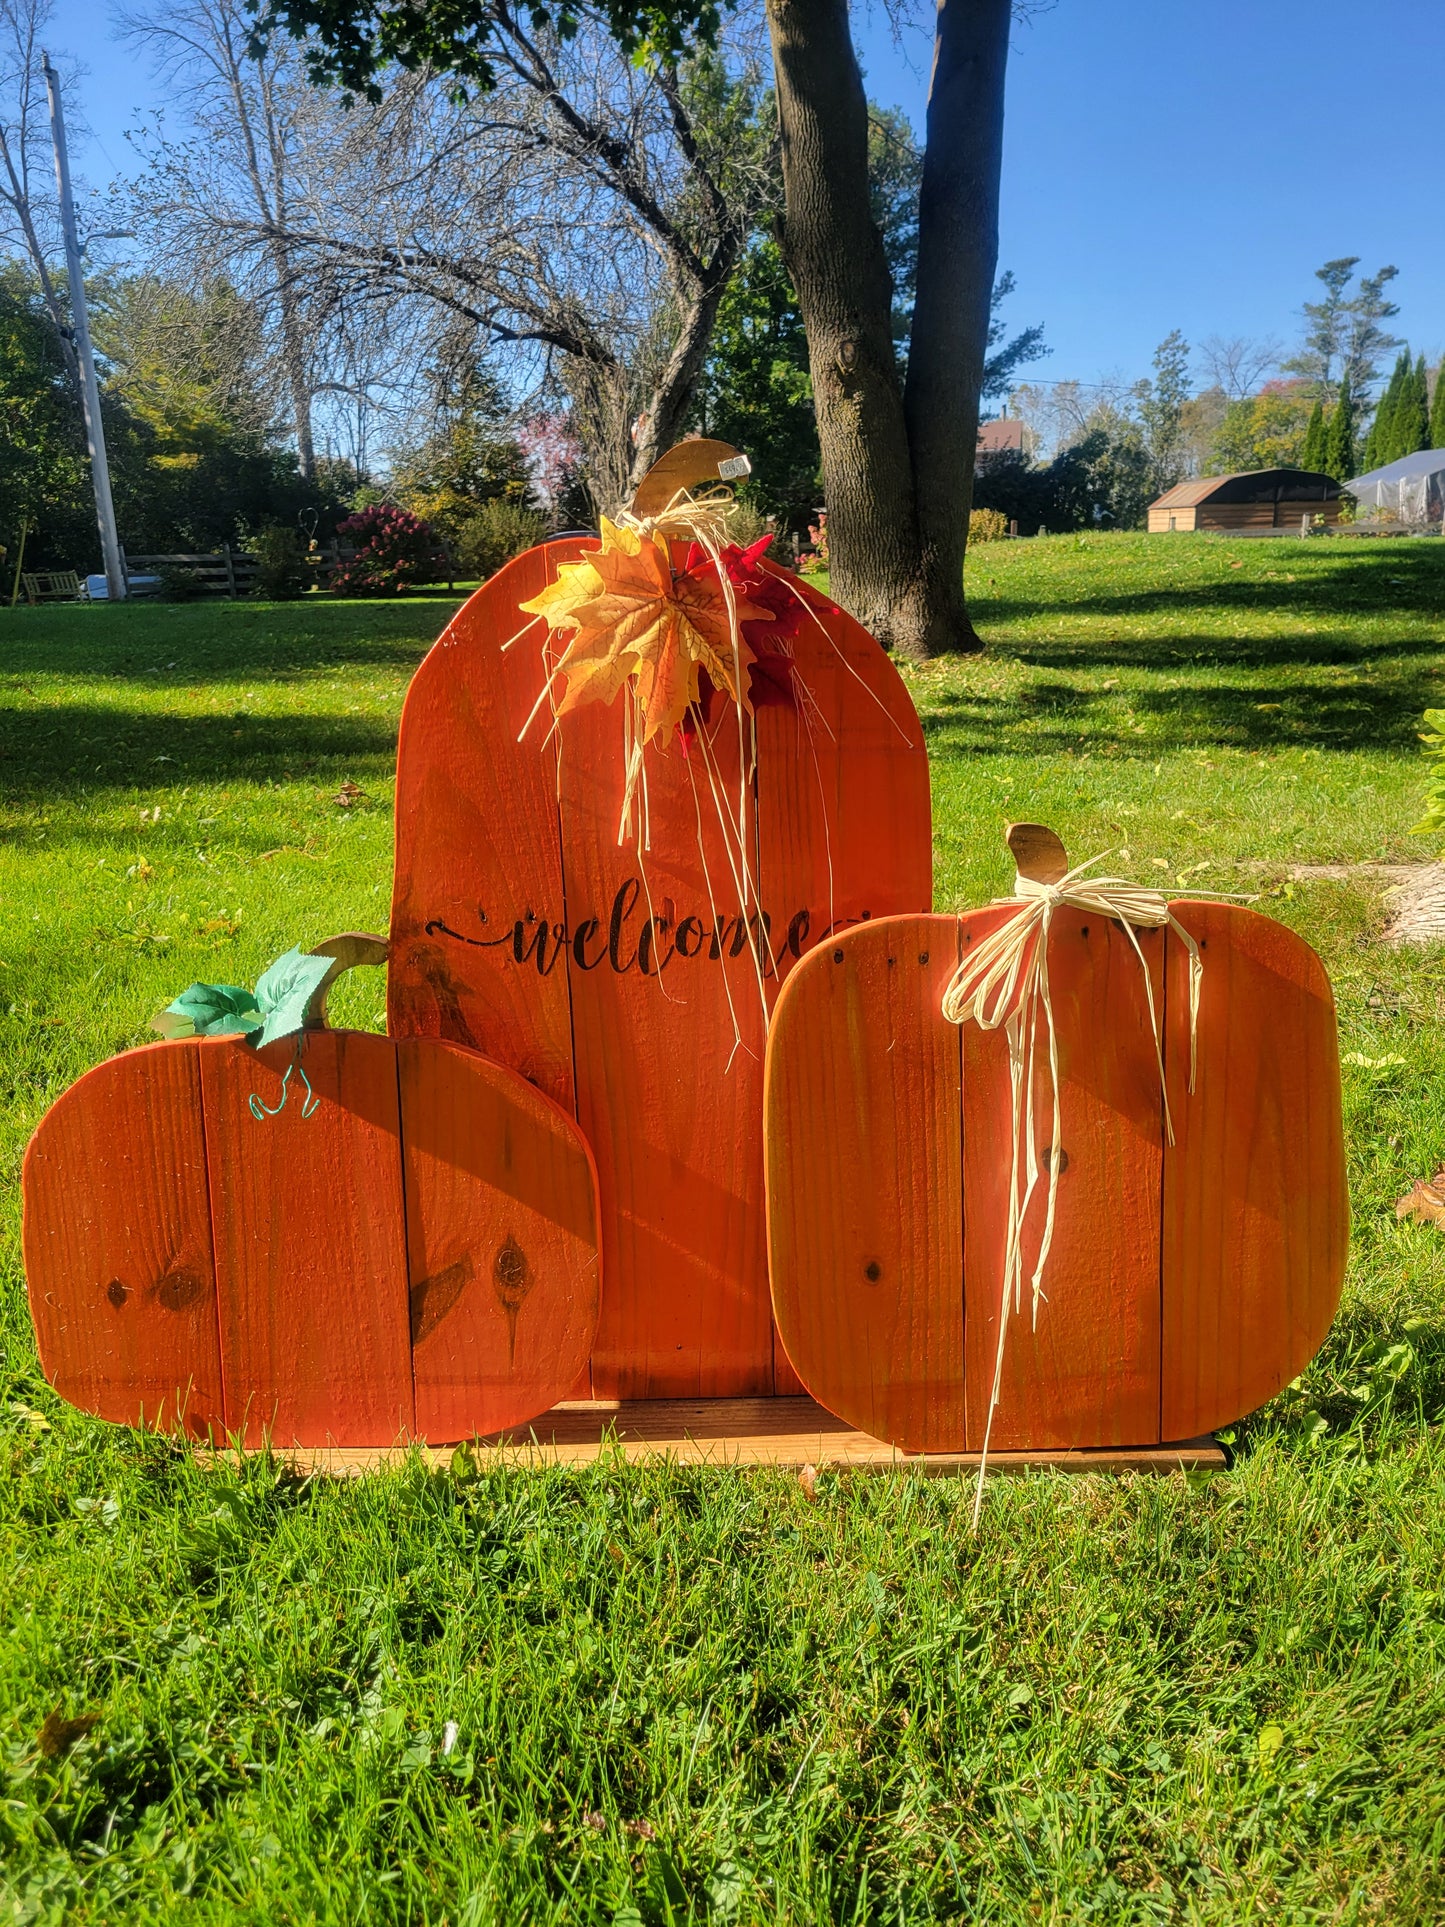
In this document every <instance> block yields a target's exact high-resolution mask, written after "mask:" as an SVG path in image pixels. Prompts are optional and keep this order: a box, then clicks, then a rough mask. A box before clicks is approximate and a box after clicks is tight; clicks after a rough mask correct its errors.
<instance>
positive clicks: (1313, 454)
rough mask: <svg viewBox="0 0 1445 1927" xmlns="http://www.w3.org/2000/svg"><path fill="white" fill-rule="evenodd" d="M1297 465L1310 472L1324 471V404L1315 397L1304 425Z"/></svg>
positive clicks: (1320, 472)
mask: <svg viewBox="0 0 1445 1927" xmlns="http://www.w3.org/2000/svg"><path fill="white" fill-rule="evenodd" d="M1299 465H1300V467H1301V468H1307V469H1309V470H1310V472H1311V473H1312V474H1316V475H1318V474H1322V473H1324V465H1325V405H1324V403H1323V402H1322V401H1320V400H1319V399H1318V397H1316V400H1315V405H1314V407H1313V408H1312V409H1311V410H1310V418H1309V421H1308V422H1307V424H1306V425H1305V438H1304V441H1303V442H1302V443H1301V444H1300V452H1299Z"/></svg>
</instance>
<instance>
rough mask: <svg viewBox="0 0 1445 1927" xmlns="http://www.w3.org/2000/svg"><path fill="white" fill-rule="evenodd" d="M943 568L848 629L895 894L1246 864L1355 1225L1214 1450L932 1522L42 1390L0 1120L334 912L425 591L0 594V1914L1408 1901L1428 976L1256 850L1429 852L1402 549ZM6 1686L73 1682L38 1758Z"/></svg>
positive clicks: (39, 1699) (1439, 1494)
mask: <svg viewBox="0 0 1445 1927" xmlns="http://www.w3.org/2000/svg"><path fill="white" fill-rule="evenodd" d="M969 575H970V584H971V592H972V595H973V598H974V608H975V611H976V614H977V618H978V621H979V625H980V628H981V629H982V630H983V631H984V633H985V634H986V635H987V636H988V638H989V649H988V652H987V654H986V655H985V656H984V657H982V658H980V659H974V660H968V661H950V662H944V663H939V664H935V665H929V666H926V667H922V668H916V669H914V668H909V669H908V670H907V671H906V674H907V676H908V680H909V683H910V685H911V687H912V689H913V692H914V695H915V697H916V699H917V701H918V704H919V707H920V709H921V711H922V712H923V715H924V718H925V724H926V728H927V731H928V737H929V743H930V748H931V751H932V755H933V761H934V798H935V831H936V846H937V878H938V903H939V905H940V907H950V906H953V905H957V904H961V903H964V902H970V901H977V900H980V899H982V898H983V897H986V896H988V895H991V894H994V893H996V892H998V891H1000V890H1002V889H1003V888H1005V887H1006V885H1007V883H1008V880H1009V864H1008V862H1007V860H1006V855H1005V852H1004V849H1003V845H1002V840H1001V835H1000V832H1001V828H1002V825H1003V823H1004V822H1005V821H1006V820H1007V819H1009V818H1011V817H1039V818H1043V819H1044V820H1046V821H1048V822H1051V823H1053V824H1054V825H1055V826H1056V827H1057V828H1058V829H1059V830H1060V831H1061V832H1062V834H1063V835H1064V837H1065V840H1066V841H1067V843H1068V844H1069V847H1070V849H1071V850H1072V851H1073V853H1074V854H1075V856H1076V857H1084V856H1089V855H1093V854H1095V853H1096V852H1099V851H1103V850H1117V851H1126V852H1127V855H1123V854H1121V855H1120V856H1119V857H1118V858H1117V859H1116V863H1115V864H1111V866H1110V867H1111V868H1115V867H1117V868H1119V869H1121V870H1124V871H1127V872H1128V873H1129V874H1132V875H1135V876H1138V877H1140V878H1141V879H1157V880H1159V881H1160V882H1170V883H1173V882H1175V881H1177V880H1183V881H1186V882H1187V881H1192V882H1194V883H1195V884H1196V885H1200V884H1202V885H1205V886H1208V887H1211V888H1216V889H1251V890H1258V891H1260V892H1261V893H1263V895H1264V897H1265V907H1267V908H1268V909H1269V910H1271V911H1272V913H1273V914H1275V915H1277V916H1280V917H1282V918H1283V919H1284V920H1286V921H1287V922H1289V923H1291V924H1293V925H1295V926H1296V927H1297V928H1298V929H1300V930H1301V931H1302V932H1303V933H1304V934H1305V935H1306V936H1307V937H1308V938H1309V939H1310V941H1311V942H1313V943H1314V944H1316V945H1317V946H1318V947H1319V949H1320V950H1321V952H1322V953H1323V955H1324V957H1325V959H1326V961H1327V963H1328V965H1329V968H1330V970H1331V972H1332V975H1333V977H1334V982H1335V986H1336V992H1337V996H1338V999H1339V1008H1340V1020H1341V1026H1342V1032H1343V1044H1344V1048H1345V1050H1346V1052H1347V1053H1350V1054H1351V1058H1352V1061H1349V1062H1347V1065H1346V1072H1345V1075H1346V1092H1345V1101H1346V1107H1347V1115H1348V1125H1349V1134H1350V1159H1351V1182H1352V1189H1353V1200H1354V1213H1355V1229H1354V1242H1353V1256H1352V1265H1351V1271H1350V1277H1349V1282H1348V1285H1347V1288H1346V1299H1345V1305H1344V1308H1343V1311H1342V1313H1341V1317H1340V1319H1339V1321H1338V1324H1337V1326H1336V1329H1335V1332H1334V1333H1333V1334H1332V1336H1331V1338H1330V1340H1329V1342H1328V1344H1327V1345H1326V1347H1325V1350H1324V1352H1323V1353H1322V1355H1321V1357H1320V1358H1319V1359H1318V1360H1317V1361H1316V1363H1315V1364H1314V1365H1313V1366H1312V1367H1311V1368H1310V1370H1309V1372H1308V1373H1307V1374H1306V1377H1305V1380H1304V1382H1303V1383H1302V1385H1301V1386H1300V1387H1299V1388H1298V1390H1297V1391H1295V1392H1292V1393H1291V1394H1289V1395H1287V1396H1286V1397H1285V1398H1283V1399H1281V1400H1280V1401H1277V1403H1276V1405H1275V1406H1274V1407H1272V1408H1270V1409H1268V1410H1267V1411H1265V1412H1264V1413H1262V1414H1259V1415H1257V1416H1256V1417H1255V1418H1254V1419H1252V1420H1250V1421H1249V1422H1248V1423H1247V1424H1246V1425H1244V1426H1243V1427H1241V1428H1240V1431H1239V1437H1238V1440H1237V1445H1238V1451H1239V1457H1238V1462H1237V1464H1236V1466H1235V1467H1234V1469H1233V1470H1232V1471H1231V1472H1230V1473H1228V1474H1227V1475H1223V1476H1218V1477H1198V1476H1196V1477H1191V1478H1190V1479H1188V1480H1186V1479H1184V1478H1171V1479H1166V1480H1154V1479H1147V1478H1138V1479H1134V1478H1106V1477H1074V1478H1066V1477H1060V1476H1035V1477H1030V1478H1027V1479H1018V1480H998V1481H995V1482H994V1484H993V1485H992V1486H991V1488H990V1492H989V1497H988V1503H987V1506H986V1510H985V1519H984V1526H983V1530H982V1531H981V1532H980V1534H979V1535H978V1536H977V1537H976V1538H975V1537H972V1536H970V1533H969V1531H968V1513H969V1505H970V1501H971V1496H972V1495H971V1491H970V1489H969V1488H968V1487H967V1486H966V1485H965V1486H960V1485H958V1484H955V1483H950V1482H948V1481H944V1480H938V1481H922V1480H918V1479H915V1478H912V1477H907V1476H900V1477H897V1478H864V1477H858V1478H843V1479H839V1478H837V1477H833V1476H825V1477H824V1478H823V1479H822V1480H820V1482H819V1486H818V1496H817V1500H816V1502H815V1503H811V1504H810V1503H809V1502H808V1500H807V1499H806V1498H805V1497H804V1495H803V1493H802V1492H801V1490H800V1489H799V1487H798V1486H797V1484H796V1483H795V1482H794V1481H791V1480H789V1479H788V1478H786V1477H784V1476H782V1475H773V1474H768V1473H709V1472H701V1471H697V1470H679V1469H666V1468H662V1469H659V1468H647V1469H634V1470H629V1469H627V1468H625V1467H622V1466H620V1465H615V1464H614V1465H603V1466H600V1467H599V1468H597V1469H596V1470H594V1471H589V1472H585V1473H581V1474H571V1473H548V1474H533V1473H522V1472H516V1471H505V1472H491V1471H489V1472H485V1473H481V1474H476V1473H475V1472H469V1471H468V1470H467V1469H466V1468H459V1469H454V1470H453V1471H452V1472H451V1473H448V1474H432V1473H429V1472H427V1471H426V1470H425V1469H424V1468H422V1467H421V1466H420V1465H411V1466H408V1467H405V1468H401V1469H397V1470H395V1471H392V1472H389V1473H386V1474H383V1475H379V1476H376V1477H373V1478H369V1479H366V1480H363V1481H360V1482H357V1483H354V1484H337V1483H329V1482H326V1481H323V1480H305V1479H301V1478H299V1477H296V1476H294V1475H292V1474H289V1473H287V1472H285V1471H284V1470H282V1469H280V1468H278V1467H277V1466H276V1465H275V1464H273V1463H271V1462H268V1461H267V1460H265V1459H256V1460H254V1461H252V1462H250V1463H248V1464H247V1465H246V1466H245V1467H244V1468H243V1469H240V1470H201V1469H198V1468H197V1466H196V1465H195V1464H194V1463H193V1462H192V1461H191V1460H190V1459H189V1457H188V1456H187V1455H186V1454H185V1453H184V1452H183V1451H181V1450H178V1449H177V1448H175V1447H173V1446H172V1445H170V1444H168V1443H167V1442H165V1441H163V1440H157V1439H154V1438H152V1439H146V1438H143V1437H140V1436H136V1435H131V1434H127V1433H123V1432H119V1431H116V1430H113V1429H111V1428H108V1427H105V1426H103V1425H100V1424H98V1423H96V1422H93V1421H90V1420H87V1419H85V1418H82V1417H81V1416H80V1415H78V1414H76V1413H74V1412H72V1411H70V1410H69V1409H68V1408H66V1407H63V1406H61V1405H59V1404H58V1403H57V1401H56V1400H55V1399H54V1398H53V1397H52V1396H51V1395H50V1393H49V1391H48V1390H47V1388H46V1386H45V1384H44V1381H43V1379H42V1378H41V1376H40V1373H39V1370H38V1368H37V1365H36V1361H35V1354H34V1349H33V1344H32V1340H31V1337H30V1331H29V1322H28V1318H27V1315H26V1311H25V1303H24V1286H23V1281H22V1277H21V1272H20V1265H19V1235H18V1234H19V1211H18V1198H17V1183H16V1181H17V1179H18V1173H19V1165H20V1157H21V1153H22V1150H23V1147H24V1144H25V1141H26V1139H27V1137H28V1135H29V1133H30V1132H31V1130H32V1129H33V1128H34V1126H35V1124H36V1122H37V1121H38V1119H39V1117H40V1115H41V1113H42V1112H43V1110H44V1109H45V1107H46V1105H47V1104H48V1103H49V1102H50V1101H51V1100H52V1099H53V1098H54V1097H55V1096H56V1095H57V1094H58V1093H59V1092H60V1091H61V1090H62V1089H63V1088H64V1087H65V1086H66V1085H67V1084H68V1083H69V1082H70V1081H71V1080H72V1079H73V1078H74V1077H76V1076H77V1075H78V1074H79V1073H80V1072H81V1071H82V1070H84V1069H85V1068H86V1067H87V1066H88V1065H90V1064H93V1063H95V1062H96V1061H98V1060H99V1059H100V1058H103V1057H105V1056H107V1055H109V1054H110V1053H112V1052H114V1051H116V1050H118V1049H121V1048H123V1047H125V1046H128V1045H131V1044H135V1043H139V1042H141V1041H142V1040H144V1039H145V1038H146V1037H147V1036H148V1035H149V1033H148V1031H147V1028H146V1026H147V1021H148V1019H149V1018H150V1016H151V1015H152V1014H153V1012H155V1011H156V1010H157V1009H158V1008H159V1007H160V1006H161V1005H162V1004H163V1003H165V1002H166V1001H167V1000H168V999H169V998H170V997H171V996H173V995H174V994H175V993H176V992H177V991H179V990H180V989H182V988H183V987H184V986H185V985H186V984H187V983H189V982H190V981H191V980H192V979H193V978H197V977H200V978H206V979H210V980H213V981H214V980H225V981H231V982H241V983H249V982H252V981H253V980H254V978H255V976H256V974H257V972H258V971H259V970H260V969H261V968H262V966H263V965H264V964H265V963H267V962H268V961H269V960H270V959H271V958H272V957H274V956H275V955H276V954H278V953H279V952H280V951H282V950H284V949H286V948H287V947H288V946H289V945H290V944H292V943H295V942H302V943H306V942H311V941H316V940H318V939H320V938H321V937H324V936H327V935H329V934H331V933H333V932H334V931H338V930H343V929H353V928H362V929H365V928H377V927H383V926H384V924H385V920H386V915H387V905H388V899H389V888H390V848H391V825H390V816H389V811H390V802H391V793H392V775H393V766H392V757H393V748H394V741H395V734H396V724H397V717H398V714H399V711H400V707H401V701H402V696H403V693H404V690H405V687H406V683H407V679H408V677H409V675H410V673H411V671H412V669H413V668H414V666H415V664H416V663H417V661H418V660H419V658H420V656H421V654H422V652H423V650H424V649H425V647H426V645H427V643H428V641H429V640H430V639H431V637H432V636H433V635H434V634H435V633H436V631H437V630H438V629H439V627H440V626H441V623H442V621H443V619H444V617H445V614H446V613H447V611H448V610H449V608H450V607H451V605H450V604H448V603H445V602H442V601H438V600H429V601H426V602H418V603H411V604H407V603H401V604H382V603H369V604H356V603H353V604H336V605H332V604H325V603H319V602H318V603H315V604H313V603H310V602H308V603H306V604H302V605H296V606H289V607H283V606H276V607H267V606H257V607H250V606H247V605H244V604H241V605H221V606H201V607H195V606H174V607H150V608H146V607H127V608H120V609H114V610H109V609H105V608H93V609H92V608H80V609H46V610H20V611H17V612H15V613H13V614H10V613H6V612H3V611H0V718H3V723H0V799H3V853H0V1075H3V1108H0V1157H3V1175H4V1181H5V1204H4V1216H3V1219H0V1772H3V1785H0V1923H3V1922H8V1921H14V1922H32V1921H33V1922H50V1921H61V1920H66V1921H86V1922H107V1923H109V1922H117V1921H126V1922H130V1921H171V1920H185V1921H188V1922H196V1923H208V1922H228V1923H231V1922H260V1923H274V1922H288V1923H289V1922H312V1921H315V1922H321V1921H326V1922H337V1923H348V1924H350V1923H357V1922H393V1921H398V1922H399V1921H406V1922H427V1923H436V1924H437V1927H440V1923H443V1922H446V1923H450V1927H482V1924H483V1923H491V1922H499V1923H500V1922H505V1923H513V1922H543V1921H559V1922H560V1921H566V1922H574V1921H575V1922H587V1923H593V1922H595V1923H603V1924H604V1927H607V1924H610V1923H628V1922H647V1923H663V1922H670V1923H681V1922H684V1921H698V1922H701V1921H704V1920H708V1921H719V1922H751V1921H789V1922H796V1923H812V1922H820V1921H835V1920H836V1921H839V1922H849V1923H863V1922H878V1923H880V1924H881V1923H895V1922H924V1921H934V1920H960V1921H970V1922H979V1923H990V1924H992V1923H999V1922H1012V1921H1020V1922H1057V1923H1063V1922H1069V1923H1073V1922H1076V1921H1084V1920H1097V1921H1100V1922H1103V1923H1108V1924H1109V1927H1113V1924H1114V1923H1132V1922H1164V1921H1200V1922H1203V1921H1208V1922H1218V1923H1235V1922H1241V1921H1247V1920H1259V1921H1262V1922H1270V1923H1276V1922H1325V1921H1329V1922H1355V1921H1383V1922H1390V1923H1396V1922H1417V1921H1418V1922H1435V1921H1438V1920H1440V1919H1441V1918H1442V1917H1445V1872H1442V1858H1445V1449H1442V1433H1441V1431H1440V1425H1441V1421H1442V1418H1445V1309H1442V1282H1445V1255H1442V1253H1445V1246H1442V1234H1441V1233H1440V1232H1438V1231H1436V1230H1433V1229H1422V1228H1418V1227H1415V1226H1412V1225H1403V1226H1402V1225H1400V1224H1398V1223H1397V1222H1396V1220H1395V1217H1394V1212H1393V1208H1392V1206H1393V1200H1394V1198H1395V1197H1396V1196H1397V1195H1398V1194H1399V1193H1400V1192H1401V1191H1403V1190H1404V1189H1405V1187H1406V1184H1407V1182H1408V1180H1409V1179H1410V1178H1412V1177H1414V1176H1416V1175H1420V1174H1428V1173H1429V1172H1430V1171H1431V1170H1433V1168H1434V1166H1435V1163H1436V1162H1437V1160H1439V1159H1440V1158H1441V1157H1442V1155H1445V1031H1442V1025H1441V995H1440V981H1441V960H1440V958H1439V956H1438V954H1436V955H1431V954H1429V953H1426V954H1420V953H1410V954H1408V955H1407V954H1400V953H1397V952H1393V951H1390V950H1388V949H1386V948H1384V947H1383V946H1381V945H1380V944H1379V943H1378V942H1377V941H1376V939H1377V934H1378V931H1379V928H1380V926H1381V923H1382V921H1383V916H1384V910H1383V906H1382V903H1381V899H1380V889H1379V882H1378V880H1377V879H1375V880H1372V879H1371V878H1370V877H1369V876H1368V874H1360V875H1358V876H1349V877H1345V878H1342V879H1339V880H1325V881H1319V880H1298V881H1292V880H1291V870H1292V868H1293V866H1295V865H1304V864H1323V863H1341V864H1354V863H1362V862H1370V861H1377V860H1386V861H1395V862H1399V861H1402V860H1410V859H1412V858H1417V857H1423V856H1426V855H1430V854H1432V853H1433V852H1431V851H1430V850H1429V849H1427V848H1422V846H1421V844H1420V841H1419V839H1414V840H1412V839H1411V837H1410V836H1409V834H1408V832H1409V826H1410V825H1411V823H1412V822H1414V821H1415V819H1416V817H1417V816H1418V814H1419V808H1420V802H1421V797H1422V794H1423V789H1424V770H1423V765H1422V760H1421V758H1420V755H1419V753H1418V744H1417V742H1416V739H1415V730H1416V728H1417V727H1418V721H1419V716H1420V712H1421V711H1422V710H1423V709H1424V708H1425V707H1427V706H1429V705H1442V704H1445V543H1431V542H1405V541H1401V542H1375V543H1370V542H1365V541H1354V540H1343V539H1342V540H1330V541H1314V542H1309V543H1300V542H1295V541H1285V542H1277V543H1275V542H1239V543H1229V542H1225V541H1220V540H1216V539H1211V538H1195V537H1189V536H1179V537H1175V538H1173V539H1168V540H1166V539H1164V538H1156V539H1155V540H1153V541H1150V540H1148V539H1146V538H1143V537H1130V536H1087V537H1057V538H1050V539H1047V540H1041V541H1031V542H1026V543H1024V542H1021V543H1017V544H1002V543H1000V544H996V545H992V546H989V547H985V548H982V549H980V550H979V551H977V553H976V554H975V555H974V556H972V557H971V558H970V562H969ZM343 784H349V785H355V786H357V787H358V788H359V790H360V791H361V792H362V794H361V795H360V796H357V797H355V799H354V800H353V801H352V802H351V803H350V806H349V807H347V806H344V805H343V804H342V803H340V802H339V801H338V800H337V798H338V796H340V795H343V794H345V795H347V796H351V795H352V794H353V792H352V791H351V790H349V789H348V790H346V791H343V788H342V786H343ZM381 993H382V985H381V982H380V978H379V975H378V974H377V973H366V972H356V973H353V974H352V976H351V977H349V978H348V979H346V980H345V981H344V983H343V985H342V987H341V989H340V990H339V992H338V994H337V996H336V998H335V1000H334V1002H335V1015H336V1017H337V1019H338V1021H343V1022H351V1023H362V1024H379V1023H380V1020H381V1006H382V995H381ZM53 1714H59V1715H61V1716H62V1717H68V1718H79V1717H80V1716H95V1721H96V1723H95V1725H94V1727H93V1729H92V1730H90V1731H89V1732H88V1733H85V1734H82V1735H79V1736H78V1737H77V1736H76V1734H75V1731H74V1729H72V1731H71V1732H70V1733H68V1734H61V1733H59V1732H58V1729H57V1727H56V1724H55V1723H54V1722H53V1721H52V1723H51V1726H50V1728H49V1729H48V1734H47V1740H46V1744H45V1745H44V1746H42V1744H41V1743H40V1735H41V1730H42V1727H43V1726H44V1725H45V1722H46V1721H47V1718H48V1716H51V1715H53ZM453 1728H454V1729H455V1735H454V1740H453V1743H452V1744H451V1746H450V1749H449V1750H448V1748H447V1745H446V1741H447V1738H448V1737H449V1736H451V1734H452V1731H453ZM70 1739H73V1741H74V1743H73V1744H72V1745H69V1746H68V1747H67V1746H66V1745H65V1744H64V1743H63V1742H64V1741H66V1740H70ZM58 1742H59V1743H58Z"/></svg>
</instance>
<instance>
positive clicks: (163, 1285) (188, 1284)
mask: <svg viewBox="0 0 1445 1927" xmlns="http://www.w3.org/2000/svg"><path fill="white" fill-rule="evenodd" d="M205 1289H206V1287H205V1284H204V1282H203V1280H201V1279H200V1278H198V1277H197V1276H196V1275H195V1273H194V1272H193V1271H180V1270H177V1271H168V1272H167V1273H166V1275H165V1277H164V1278H162V1279H161V1281H160V1283H159V1284H158V1285H157V1286H156V1303H157V1304H158V1305H159V1306H160V1307H161V1308H162V1310H164V1311H186V1310H187V1309H188V1308H189V1307H190V1306H192V1305H194V1304H195V1302H196V1300H197V1299H198V1298H199V1297H200V1296H201V1293H202V1292H203V1291H204V1290H205Z"/></svg>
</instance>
